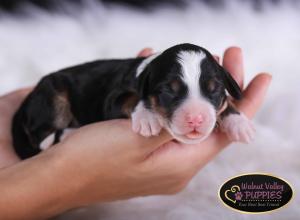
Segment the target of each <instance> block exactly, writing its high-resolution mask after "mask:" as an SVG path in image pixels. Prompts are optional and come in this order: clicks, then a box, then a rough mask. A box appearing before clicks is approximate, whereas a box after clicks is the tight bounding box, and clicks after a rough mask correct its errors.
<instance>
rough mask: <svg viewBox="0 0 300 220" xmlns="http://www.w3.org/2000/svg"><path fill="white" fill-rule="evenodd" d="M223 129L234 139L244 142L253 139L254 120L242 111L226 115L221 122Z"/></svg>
mask: <svg viewBox="0 0 300 220" xmlns="http://www.w3.org/2000/svg"><path fill="white" fill-rule="evenodd" d="M221 130H222V131H223V132H225V133H226V134H227V136H228V138H230V139H231V140H232V141H239V142H244V143H249V142H250V141H252V139H253V137H254V133H255V129H254V126H253V124H252V122H251V121H250V120H249V119H248V118H247V117H246V116H245V115H244V114H242V113H240V114H230V115H228V116H226V117H225V118H224V119H223V120H222V122H221Z"/></svg>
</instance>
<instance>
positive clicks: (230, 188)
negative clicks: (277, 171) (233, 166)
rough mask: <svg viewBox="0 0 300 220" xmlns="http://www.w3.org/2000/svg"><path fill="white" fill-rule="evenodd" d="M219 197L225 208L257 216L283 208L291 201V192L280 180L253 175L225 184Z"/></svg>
mask: <svg viewBox="0 0 300 220" xmlns="http://www.w3.org/2000/svg"><path fill="white" fill-rule="evenodd" d="M219 197H220V199H221V200H222V202H223V203H224V204H225V205H226V206H228V207H230V208H233V209H234V210H236V211H239V212H245V213H253V214H257V213H264V212H270V211H273V210H276V209H279V208H281V207H283V206H285V205H286V204H287V203H289V201H291V199H292V197H293V190H292V187H291V186H290V185H289V184H288V183H287V182H286V181H285V180H283V179H281V178H278V177H275V176H272V175H269V174H261V173H253V174H244V175H240V176H237V177H233V178H231V179H230V180H228V181H227V182H225V183H224V184H223V185H222V186H221V188H220V190H219Z"/></svg>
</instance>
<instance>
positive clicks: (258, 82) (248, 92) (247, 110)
mask: <svg viewBox="0 0 300 220" xmlns="http://www.w3.org/2000/svg"><path fill="white" fill-rule="evenodd" d="M271 79H272V76H271V75H270V74H267V73H261V74H258V75H257V76H256V77H254V79H253V80H252V81H251V82H250V83H249V85H248V86H247V88H246V89H245V91H244V93H243V99H242V100H241V101H238V102H237V108H238V109H239V110H240V111H241V112H243V113H244V114H245V115H247V116H248V117H249V118H252V117H253V116H254V115H255V113H256V112H257V111H258V109H259V107H260V106H261V104H262V102H263V100H264V98H265V95H266V92H267V90H268V87H269V85H270V82H271Z"/></svg>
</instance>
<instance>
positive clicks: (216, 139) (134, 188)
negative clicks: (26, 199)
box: [57, 47, 271, 205]
mask: <svg viewBox="0 0 300 220" xmlns="http://www.w3.org/2000/svg"><path fill="white" fill-rule="evenodd" d="M151 54H152V50H151V49H150V48H147V49H145V50H143V51H142V52H141V53H140V54H139V55H140V56H148V55H151ZM223 66H224V67H225V68H226V69H227V70H228V71H229V72H230V73H232V75H233V77H234V78H235V79H236V81H237V82H238V83H239V85H240V86H241V88H243V80H244V69H243V59H242V52H241V49H239V48H237V47H231V48H229V49H227V50H226V51H225V53H224V58H223ZM270 81H271V76H270V75H269V74H266V73H260V74H258V75H257V76H256V77H254V79H253V80H252V81H251V82H250V83H249V85H248V86H247V87H246V88H245V89H243V94H244V98H243V99H242V100H241V101H238V102H235V104H236V106H237V107H238V109H239V110H240V111H241V112H243V113H244V114H245V115H247V116H248V117H249V118H252V117H253V116H254V114H255V113H256V112H257V111H258V109H259V107H260V105H261V103H262V101H263V99H264V96H265V94H266V91H267V88H268V85H269V83H270ZM229 144H230V141H229V140H228V138H227V137H226V135H225V134H223V133H221V132H220V131H214V132H213V133H212V134H211V135H210V136H209V138H208V139H206V140H205V141H204V142H202V143H200V144H197V145H185V144H180V143H178V142H175V141H173V140H171V137H170V135H169V134H168V133H166V132H165V131H163V132H162V134H160V136H158V137H151V138H145V137H142V136H140V135H138V134H135V133H133V132H132V131H131V124H130V121H129V120H113V121H107V122H101V123H95V124H93V125H88V126H86V127H83V128H81V129H79V130H78V131H76V132H75V133H74V134H73V135H71V136H69V137H68V138H67V139H66V140H65V141H63V142H62V143H61V144H60V146H59V147H57V150H58V148H59V151H60V152H61V153H60V155H62V157H61V161H65V162H66V163H67V164H69V166H72V165H73V164H78V167H77V168H76V169H74V172H76V173H77V172H79V173H81V172H83V173H85V174H86V175H84V176H80V180H81V181H83V182H85V183H86V184H85V185H84V187H82V188H81V187H79V191H81V192H82V193H80V194H81V195H82V194H84V196H83V197H81V199H82V200H81V202H83V203H78V205H82V204H89V203H93V202H96V201H111V200H118V199H125V198H131V197H136V196H144V195H153V194H169V193H176V192H178V191H180V190H182V189H183V188H184V187H185V186H186V184H187V183H188V182H189V181H190V179H191V178H192V177H193V176H194V175H195V174H196V173H197V172H198V171H199V170H200V169H201V168H202V167H203V166H204V165H206V164H207V163H208V162H209V161H210V160H212V159H213V158H214V157H215V156H216V155H217V154H218V153H219V152H220V151H221V150H222V149H224V147H226V146H228V145H229ZM66 167H68V166H66ZM64 173H68V172H64ZM87 186H88V187H87ZM87 188H88V189H89V190H87ZM100 188H101V190H100ZM83 192H84V193H83ZM74 199H75V198H74Z"/></svg>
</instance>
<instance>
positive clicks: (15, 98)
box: [0, 88, 31, 168]
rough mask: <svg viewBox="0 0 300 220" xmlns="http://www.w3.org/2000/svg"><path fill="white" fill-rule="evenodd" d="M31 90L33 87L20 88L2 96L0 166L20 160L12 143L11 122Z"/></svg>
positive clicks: (0, 111)
mask: <svg viewBox="0 0 300 220" xmlns="http://www.w3.org/2000/svg"><path fill="white" fill-rule="evenodd" d="M30 91H31V88H28V89H20V90H17V91H14V92H11V93H9V94H7V95H4V96H2V97H0V168H3V167H6V166H10V165H12V164H15V163H17V162H19V161H20V158H19V157H18V156H17V154H16V153H15V151H14V148H13V145H12V136H11V122H12V119H13V116H14V114H15V112H16V111H17V109H18V108H19V106H20V105H21V103H22V101H23V100H24V98H25V97H26V96H27V95H28V93H29V92H30Z"/></svg>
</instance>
